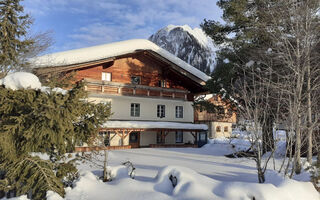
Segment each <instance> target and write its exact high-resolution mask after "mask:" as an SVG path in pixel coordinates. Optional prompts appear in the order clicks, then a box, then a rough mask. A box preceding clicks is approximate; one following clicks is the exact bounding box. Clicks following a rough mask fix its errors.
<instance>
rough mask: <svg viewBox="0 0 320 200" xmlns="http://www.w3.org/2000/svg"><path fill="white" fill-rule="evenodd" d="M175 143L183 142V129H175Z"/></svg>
mask: <svg viewBox="0 0 320 200" xmlns="http://www.w3.org/2000/svg"><path fill="white" fill-rule="evenodd" d="M176 143H183V131H176Z"/></svg>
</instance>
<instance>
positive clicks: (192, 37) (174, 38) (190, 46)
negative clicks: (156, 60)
mask: <svg viewBox="0 0 320 200" xmlns="http://www.w3.org/2000/svg"><path fill="white" fill-rule="evenodd" d="M149 40H150V41H152V42H154V43H156V44H157V45H159V46H160V47H162V48H164V49H166V50H167V51H169V52H170V53H172V54H174V55H176V56H177V57H179V58H180V59H182V60H184V61H186V62H187V63H189V64H190V65H192V66H194V67H195V68H197V69H199V70H201V71H203V72H205V73H210V71H212V70H213V68H214V59H215V50H216V48H215V47H214V45H213V42H212V40H211V38H210V37H208V36H207V35H205V33H204V32H203V31H202V30H201V29H200V28H194V29H192V28H191V27H190V26H188V25H183V26H176V25H168V26H167V27H164V28H162V29H160V30H158V31H157V32H156V33H155V34H153V35H151V36H150V37H149Z"/></svg>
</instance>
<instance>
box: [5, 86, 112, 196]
mask: <svg viewBox="0 0 320 200" xmlns="http://www.w3.org/2000/svg"><path fill="white" fill-rule="evenodd" d="M85 98H86V93H85V91H84V86H83V84H82V83H80V84H78V85H76V86H75V87H74V88H73V89H71V90H70V91H68V93H67V94H61V93H57V92H54V91H50V92H41V91H40V90H31V89H30V90H16V91H13V90H11V89H6V88H3V87H1V86H0V102H1V105H0V119H1V120H0V163H1V164H0V171H4V172H5V173H6V174H5V179H3V180H0V190H1V189H6V190H8V189H10V190H15V191H17V193H18V194H26V193H27V192H28V191H32V194H33V195H32V197H33V198H34V199H43V198H44V197H45V194H46V193H45V192H46V191H47V190H53V191H55V192H57V193H59V194H60V195H62V196H63V194H64V190H63V184H62V180H61V179H60V176H61V175H59V178H57V177H56V175H55V169H60V170H61V167H59V165H61V164H63V163H61V162H60V161H59V160H60V159H61V158H62V157H63V156H64V154H65V153H67V152H71V151H73V149H74V146H75V145H76V144H79V143H81V142H89V140H90V138H92V137H94V136H95V134H96V133H97V130H98V128H99V127H100V126H101V125H102V123H104V122H105V121H106V120H107V118H108V117H109V116H110V106H109V105H105V104H91V103H88V102H86V101H85ZM32 152H42V153H46V154H48V155H49V156H50V160H49V161H44V160H41V159H40V158H37V157H35V156H31V154H30V153H32ZM70 169H72V167H71V168H70ZM58 174H61V173H58ZM64 174H66V172H64Z"/></svg>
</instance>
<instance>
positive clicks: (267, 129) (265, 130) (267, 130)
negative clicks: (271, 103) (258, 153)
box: [262, 116, 274, 153]
mask: <svg viewBox="0 0 320 200" xmlns="http://www.w3.org/2000/svg"><path fill="white" fill-rule="evenodd" d="M273 149H274V138H273V119H272V117H271V116H268V117H267V119H266V123H264V124H263V126H262V152H263V153H266V152H268V151H272V150H273Z"/></svg>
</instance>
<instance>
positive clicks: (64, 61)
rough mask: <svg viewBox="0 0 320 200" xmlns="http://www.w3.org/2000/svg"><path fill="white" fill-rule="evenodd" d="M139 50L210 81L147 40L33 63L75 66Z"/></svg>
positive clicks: (66, 53)
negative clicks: (160, 57)
mask: <svg viewBox="0 0 320 200" xmlns="http://www.w3.org/2000/svg"><path fill="white" fill-rule="evenodd" d="M138 50H150V51H153V52H155V53H157V54H159V55H161V56H162V57H164V58H166V59H167V60H169V61H171V62H172V63H174V64H176V65H177V66H179V67H181V68H182V69H184V70H186V71H188V72H189V73H191V74H193V75H194V76H196V77H198V78H200V79H201V80H203V81H207V80H209V79H210V77H209V76H207V75H206V74H205V73H203V72H201V71H200V70H198V69H196V68H195V67H193V66H191V65H189V64H188V63H186V62H185V61H183V60H181V59H180V58H178V57H176V56H175V55H173V54H171V53H169V52H168V51H166V50H164V49H162V48H161V47H159V46H157V45H156V44H154V43H153V42H150V41H149V40H145V39H134V40H126V41H121V42H115V43H110V44H104V45H98V46H93V47H87V48H81V49H75V50H69V51H63V52H58V53H53V54H48V55H44V56H40V57H36V58H34V59H32V60H31V63H32V64H33V65H34V66H35V68H40V67H57V66H65V65H74V64H81V63H86V62H91V61H96V60H101V59H106V58H111V57H116V56H120V55H124V54H128V53H133V52H135V51H138Z"/></svg>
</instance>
